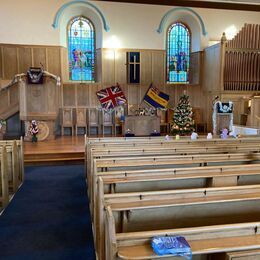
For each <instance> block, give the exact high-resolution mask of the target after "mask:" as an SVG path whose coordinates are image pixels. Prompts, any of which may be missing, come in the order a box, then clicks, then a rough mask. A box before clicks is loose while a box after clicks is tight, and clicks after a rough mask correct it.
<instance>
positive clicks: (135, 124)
mask: <svg viewBox="0 0 260 260" xmlns="http://www.w3.org/2000/svg"><path fill="white" fill-rule="evenodd" d="M128 129H129V130H130V131H131V133H133V134H134V135H135V136H150V135H151V133H153V132H157V133H160V117H158V116H126V118H125V124H124V132H125V133H126V132H127V130H128Z"/></svg>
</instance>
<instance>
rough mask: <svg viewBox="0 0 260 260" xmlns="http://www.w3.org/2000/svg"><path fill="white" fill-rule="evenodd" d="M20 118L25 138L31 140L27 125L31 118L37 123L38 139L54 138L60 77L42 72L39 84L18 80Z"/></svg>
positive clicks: (58, 104)
mask: <svg viewBox="0 0 260 260" xmlns="http://www.w3.org/2000/svg"><path fill="white" fill-rule="evenodd" d="M19 91H20V95H19V99H20V102H19V103H20V119H21V120H22V121H24V123H25V140H31V136H30V134H29V127H30V124H31V121H32V120H36V121H37V123H38V128H39V133H38V135H37V137H38V141H43V140H52V139H54V138H55V133H56V125H57V119H58V115H59V107H60V102H59V96H60V79H59V77H56V76H55V75H52V74H50V73H48V72H45V71H44V73H43V81H42V82H40V84H32V83H31V82H30V81H28V79H26V78H24V79H23V80H20V81H19Z"/></svg>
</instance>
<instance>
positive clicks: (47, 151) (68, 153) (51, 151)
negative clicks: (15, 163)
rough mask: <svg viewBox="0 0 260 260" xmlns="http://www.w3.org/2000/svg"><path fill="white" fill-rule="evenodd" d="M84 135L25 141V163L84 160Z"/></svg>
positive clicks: (78, 161) (79, 161)
mask: <svg viewBox="0 0 260 260" xmlns="http://www.w3.org/2000/svg"><path fill="white" fill-rule="evenodd" d="M84 152H85V148H84V136H77V137H71V136H66V137H57V138H56V139H55V140H51V141H45V142H37V143H32V142H24V162H25V165H45V164H66V163H68V164H72V163H74V164H75V163H83V162H84Z"/></svg>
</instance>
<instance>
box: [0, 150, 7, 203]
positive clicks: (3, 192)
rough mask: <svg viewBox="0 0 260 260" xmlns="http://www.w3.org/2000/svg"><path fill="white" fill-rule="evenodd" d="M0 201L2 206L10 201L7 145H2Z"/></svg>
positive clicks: (0, 155) (0, 151)
mask: <svg viewBox="0 0 260 260" xmlns="http://www.w3.org/2000/svg"><path fill="white" fill-rule="evenodd" d="M0 201H1V208H5V207H6V206H7V204H8V202H9V184H8V165H7V152H6V147H5V146H2V147H0Z"/></svg>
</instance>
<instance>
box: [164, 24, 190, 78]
mask: <svg viewBox="0 0 260 260" xmlns="http://www.w3.org/2000/svg"><path fill="white" fill-rule="evenodd" d="M190 41H191V39H190V31H189V29H188V28H187V26H185V25H184V24H182V23H180V22H176V23H174V24H172V25H171V26H170V27H169V29H168V32H167V49H166V51H167V82H168V83H189V65H190Z"/></svg>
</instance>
